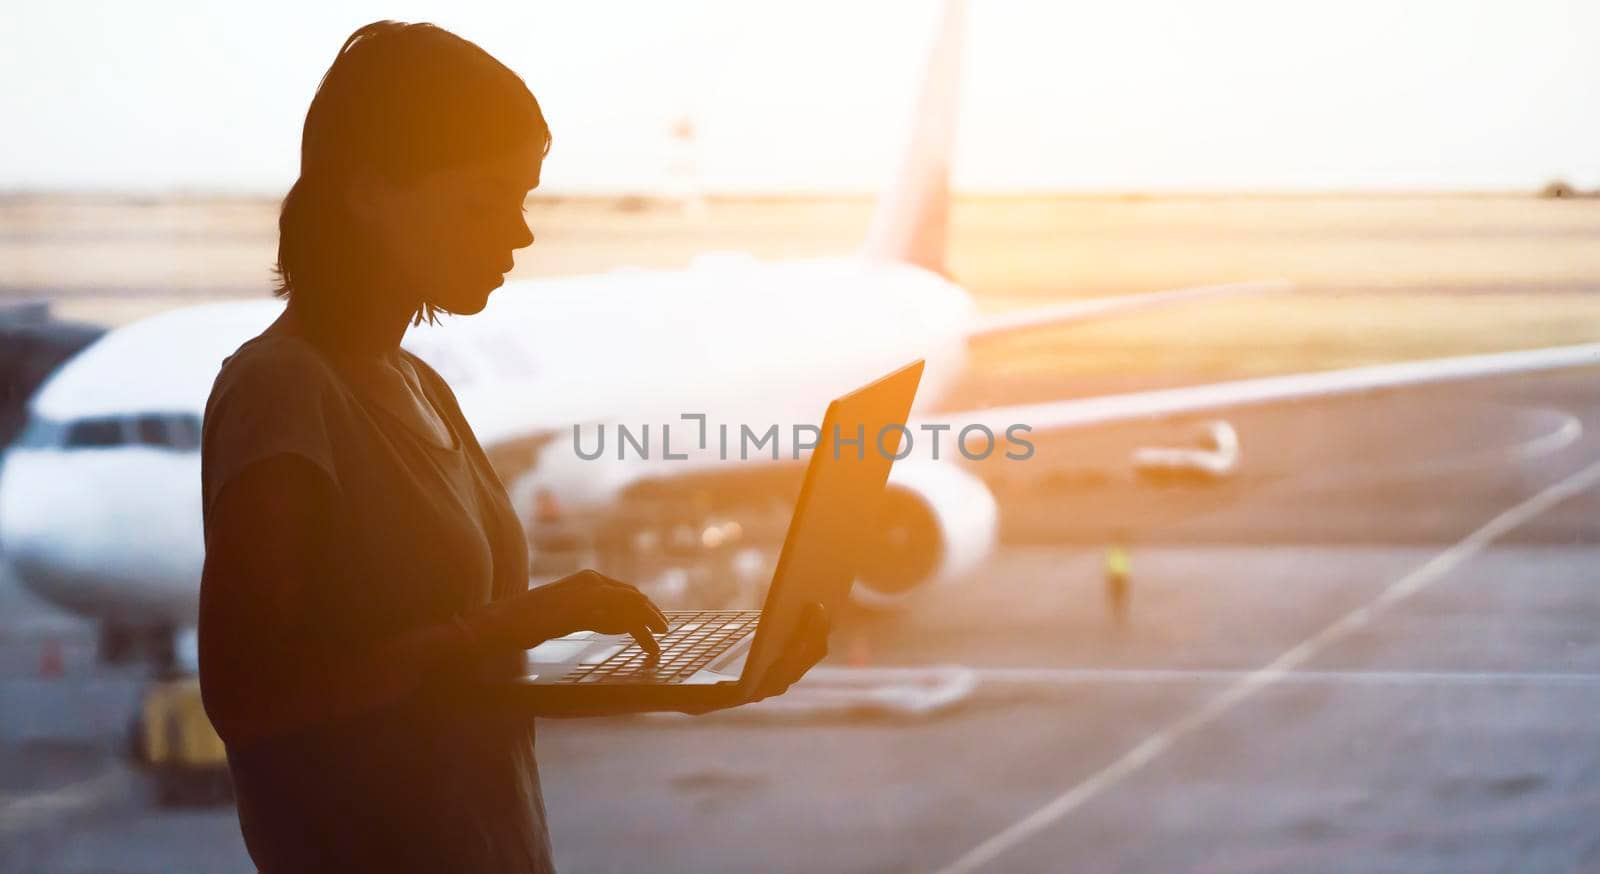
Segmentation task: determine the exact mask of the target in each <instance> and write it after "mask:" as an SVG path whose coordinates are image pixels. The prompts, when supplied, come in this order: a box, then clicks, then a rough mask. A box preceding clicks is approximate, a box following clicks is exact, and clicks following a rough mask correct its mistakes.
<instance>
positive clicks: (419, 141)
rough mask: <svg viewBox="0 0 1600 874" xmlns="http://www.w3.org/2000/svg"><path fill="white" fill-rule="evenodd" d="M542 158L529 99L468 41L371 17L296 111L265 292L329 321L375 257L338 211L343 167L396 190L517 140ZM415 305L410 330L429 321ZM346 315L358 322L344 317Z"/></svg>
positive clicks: (428, 307)
mask: <svg viewBox="0 0 1600 874" xmlns="http://www.w3.org/2000/svg"><path fill="white" fill-rule="evenodd" d="M540 141H542V142H543V146H542V150H543V153H546V154H547V153H549V151H550V128H549V126H548V125H546V124H545V120H544V114H543V113H542V112H540V110H539V101H538V100H536V99H534V96H533V93H532V92H530V91H529V90H528V86H527V85H526V84H524V83H523V81H522V79H521V78H520V77H519V76H517V74H516V73H513V72H511V70H509V69H507V68H506V67H505V65H503V64H501V63H500V62H499V61H497V60H495V59H494V58H493V57H492V56H491V55H490V54H489V53H488V52H486V51H484V50H483V49H481V48H479V47H478V46H477V45H476V44H474V43H472V42H469V41H467V40H465V39H462V38H461V37H459V36H456V35H455V34H453V33H451V32H449V31H447V30H444V29H442V28H439V27H435V26H434V25H432V24H407V23H404V22H398V21H375V22H373V23H371V24H368V25H366V26H364V27H362V28H360V29H358V30H357V31H356V32H355V33H352V34H350V38H349V39H347V40H345V42H344V45H343V46H342V47H341V48H340V49H339V54H338V55H337V56H336V57H335V58H334V59H333V66H331V67H329V68H328V72H326V73H324V74H323V76H322V82H321V83H320V84H319V85H318V86H317V93H316V96H315V97H313V98H312V99H311V108H310V109H308V110H307V111H306V125H305V131H304V133H303V134H302V137H301V141H300V178H299V179H298V180H296V181H295V183H294V186H293V187H292V188H290V189H289V193H288V195H286V196H285V197H284V199H283V210H282V212H281V213H280V215H279V217H278V262H277V265H276V266H275V272H276V273H277V275H278V282H277V284H276V286H275V287H274V289H273V293H274V294H277V295H281V296H286V297H289V298H290V299H291V300H293V301H295V302H296V303H297V304H298V305H305V306H306V307H307V309H309V310H310V311H313V312H315V314H316V315H315V316H314V318H317V319H323V318H324V317H326V316H333V315H334V313H336V312H339V311H340V310H344V309H347V308H348V307H350V306H356V307H359V302H358V301H354V300H349V298H350V297H352V296H353V295H352V294H351V292H352V291H353V289H355V288H357V287H360V283H361V281H362V279H363V278H364V277H366V276H370V275H371V274H372V271H373V268H374V267H375V266H376V263H377V260H378V258H379V257H380V256H379V254H378V251H377V249H376V247H375V246H374V244H373V241H370V240H368V239H365V235H364V234H362V233H361V228H360V226H359V223H358V222H356V221H354V220H353V218H352V217H351V216H350V215H349V213H348V210H347V209H346V208H345V206H344V202H343V198H342V190H341V189H342V188H343V186H344V184H345V183H346V182H347V180H348V179H349V178H350V177H351V175H352V171H355V170H357V169H360V170H362V171H365V172H371V173H376V174H378V175H380V176H381V177H382V178H384V179H386V180H388V181H390V182H395V183H406V182H410V181H413V180H415V179H417V178H418V177H420V176H422V175H423V174H425V173H428V172H430V171H433V170H438V169H443V168H446V167H450V166H453V165H458V164H462V163H466V162H469V161H473V160H480V159H484V158H491V157H496V156H498V155H502V154H505V153H506V152H507V151H509V150H511V149H513V148H515V147H517V146H518V145H521V144H523V143H527V142H534V143H538V142H540ZM435 313H436V308H435V306H434V305H433V304H432V303H429V302H427V301H422V302H420V304H419V306H418V308H417V312H416V313H415V315H414V316H413V323H420V322H421V321H422V319H423V318H426V319H427V320H428V321H429V322H432V321H434V319H435ZM344 315H345V317H358V316H356V314H354V313H345V314H344Z"/></svg>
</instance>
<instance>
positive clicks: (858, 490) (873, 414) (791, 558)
mask: <svg viewBox="0 0 1600 874" xmlns="http://www.w3.org/2000/svg"><path fill="white" fill-rule="evenodd" d="M922 367H923V362H922V360H921V359H918V360H917V361H914V362H912V363H911V364H908V365H906V366H905V367H902V368H900V369H899V370H896V371H895V372H893V373H891V374H889V375H887V376H884V377H882V378H881V379H878V380H875V381H873V382H871V383H869V384H867V385H865V386H862V387H861V388H859V389H856V390H855V391H853V392H851V393H849V394H847V395H845V396H843V397H841V398H838V399H837V400H835V401H833V403H831V404H829V405H828V412H827V415H825V416H824V417H823V420H822V433H821V434H820V435H819V438H818V441H817V446H816V448H815V449H813V450H812V452H811V460H810V462H809V463H808V464H807V466H806V475H805V481H804V483H803V484H802V485H801V487H800V499H799V501H798V502H797V503H796V505H795V511H794V515H793V516H792V517H790V519H789V532H788V536H787V537H785V538H784V541H783V551H782V553H780V554H779V556H778V567H777V570H776V572H775V573H774V574H773V577H772V586H771V588H770V589H768V591H767V601H766V605H765V607H764V608H763V610H762V615H761V625H760V627H759V628H758V629H757V631H756V639H755V641H754V643H753V644H752V648H751V652H750V657H749V658H748V659H747V660H746V662H745V670H744V675H743V676H742V677H741V683H742V684H743V685H744V686H745V687H746V688H750V687H753V686H755V685H757V684H758V683H759V682H760V680H761V678H762V677H763V676H765V674H766V671H767V669H768V668H769V667H771V665H772V663H773V662H774V661H776V660H777V659H778V658H779V657H780V656H781V655H782V653H783V649H784V646H785V644H787V642H788V641H789V639H790V637H791V636H792V635H793V634H794V632H795V630H796V629H797V628H798V627H799V625H800V622H801V620H802V618H803V617H804V615H805V610H806V607H807V605H809V604H811V603H812V602H816V601H820V602H821V603H822V605H823V606H824V607H825V608H826V609H827V611H828V615H829V616H838V615H839V611H840V609H841V608H842V607H843V605H844V600H845V598H846V597H847V596H848V594H849V591H850V586H851V585H852V584H853V583H854V582H855V576H856V568H857V566H858V564H859V561H860V556H861V554H862V550H863V549H867V548H870V547H871V544H872V542H873V541H872V534H873V533H874V531H875V529H876V525H877V521H878V513H879V507H880V502H881V500H882V497H883V490H884V485H885V484H886V483H887V482H888V480H889V470H890V468H891V466H892V465H893V463H894V459H895V456H896V455H899V454H901V453H902V451H903V449H902V447H904V446H907V445H908V444H907V443H906V440H905V436H906V435H905V430H904V429H905V423H906V419H907V417H908V416H910V414H911V402H912V399H913V398H914V397H915V396H916V393H917V383H918V382H919V381H920V380H921V378H922Z"/></svg>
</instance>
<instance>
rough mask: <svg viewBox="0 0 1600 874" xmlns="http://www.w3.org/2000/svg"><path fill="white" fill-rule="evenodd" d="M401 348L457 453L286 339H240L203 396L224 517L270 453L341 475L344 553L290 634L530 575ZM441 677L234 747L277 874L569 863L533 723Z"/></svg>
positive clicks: (443, 604) (253, 824) (308, 597)
mask: <svg viewBox="0 0 1600 874" xmlns="http://www.w3.org/2000/svg"><path fill="white" fill-rule="evenodd" d="M401 354H402V355H403V356H404V357H405V359H406V360H407V361H409V362H410V363H411V365H412V366H413V368H414V369H415V370H416V371H417V375H418V378H419V380H420V381H421V383H422V388H423V390H424V394H425V395H426V396H427V398H428V400H429V401H431V402H432V404H433V406H434V409H435V410H437V411H438V413H439V415H440V416H441V418H443V419H444V421H445V423H446V424H447V426H448V428H449V430H450V432H451V437H452V443H453V446H452V447H450V448H446V447H442V446H439V445H437V444H436V443H433V442H431V441H429V440H426V439H424V438H422V437H421V436H420V435H417V434H415V433H413V432H412V430H411V428H410V427H408V426H406V425H405V424H403V423H402V422H401V421H400V420H399V419H398V417H396V416H395V415H394V414H392V413H390V412H389V411H388V410H386V409H385V408H383V407H382V406H380V405H379V404H378V403H377V402H376V401H375V400H373V399H371V398H363V397H362V392H361V391H360V388H359V384H358V383H357V382H352V381H350V380H347V379H346V378H345V377H344V375H342V374H341V372H340V371H339V370H338V368H336V367H335V366H334V364H333V363H332V362H330V361H329V360H328V359H326V358H325V357H324V356H323V355H322V354H321V353H320V352H319V351H318V350H317V348H316V347H315V346H313V345H312V344H311V343H309V342H307V341H306V340H304V339H302V338H299V337H295V336H292V335H287V334H285V335H270V334H262V335H260V336H257V337H255V338H252V339H251V340H248V341H246V342H245V343H244V344H243V345H241V346H240V347H239V348H238V350H237V351H235V352H234V354H232V355H231V356H229V357H228V358H227V359H225V360H224V361H223V364H222V369H221V371H220V372H219V373H218V375H217V378H216V381H215V383H214V384H213V386H212V391H211V396H210V399H209V401H208V402H207V404H206V412H205V419H204V428H203V437H202V449H201V480H202V486H203V492H204V513H205V518H206V520H207V521H208V523H209V519H210V515H211V509H212V505H213V503H214V501H215V500H216V497H217V495H218V494H219V493H220V492H221V490H222V487H223V486H224V485H225V484H226V483H227V482H228V481H229V480H230V479H231V478H232V477H233V476H235V475H236V474H238V473H240V472H241V471H243V470H244V469H245V468H246V467H248V466H249V465H250V464H252V463H253V462H256V461H259V460H263V459H265V458H268V457H271V456H273V455H277V454H281V453H290V454H294V455H298V456H301V457H303V458H305V459H308V460H309V461H310V462H312V463H313V464H315V465H316V466H317V467H318V468H320V469H321V470H322V471H323V472H325V473H326V474H327V475H328V477H329V478H330V479H331V480H332V482H333V483H334V484H335V485H336V486H337V489H338V495H339V501H340V507H339V513H338V516H339V517H340V523H339V524H340V526H341V527H340V531H339V532H337V542H339V543H340V544H341V545H342V547H343V549H342V555H341V556H340V557H339V561H338V563H339V565H340V566H338V567H329V568H328V569H327V573H326V574H320V575H318V576H319V578H317V579H312V580H308V581H307V585H306V586H305V587H304V589H303V590H302V592H303V595H302V597H303V607H304V609H303V611H302V612H300V613H298V614H297V618H303V619H304V625H303V627H298V626H299V623H298V622H297V623H295V624H296V625H297V627H293V628H285V629H283V632H284V634H285V635H292V636H293V637H294V639H297V640H304V641H306V642H307V644H308V645H311V646H315V647H317V648H318V649H319V650H321V651H324V652H335V653H336V652H339V651H341V650H344V651H355V650H356V649H358V648H361V647H365V646H369V645H372V644H373V643H374V642H376V641H380V640H382V639H383V638H386V637H392V636H394V635H396V634H399V633H402V632H405V631H407V630H411V629H415V628H419V627H423V626H427V625H437V624H440V623H447V622H449V621H450V618H451V616H452V615H454V614H456V613H458V612H461V611H464V610H466V609H467V608H470V607H472V606H476V605H480V604H483V603H485V602H487V601H489V600H492V599H495V598H501V597H505V596H507V595H510V594H513V593H515V592H519V591H523V590H525V589H526V588H527V587H528V552H527V541H526V539H525V538H524V536H523V532H522V528H521V526H520V525H519V524H518V521H517V518H516V514H515V512H514V511H513V510H512V507H511V504H510V501H509V500H508V499H507V497H506V492H505V488H504V486H503V484H502V483H501V482H500V480H499V478H498V477H497V475H496V474H495V473H494V471H493V469H492V468H491V467H490V466H489V461H488V459H487V458H486V457H485V455H484V452H483V449H482V448H481V447H480V446H479V445H478V442H477V439H476V437H474V436H473V433H472V430H471V428H470V427H469V426H468V425H467V422H466V420H465V419H464V418H463V417H462V414H461V409H460V407H459V405H458V404H457V402H456V398H455V394H454V393H453V392H452V391H451V390H450V388H449V386H448V385H446V384H445V382H444V380H443V379H442V378H440V377H439V375H438V374H437V373H436V372H435V371H434V370H433V369H432V368H431V367H429V366H428V365H427V364H425V363H423V362H422V360H421V359H419V358H417V357H416V356H414V355H412V354H410V353H409V352H405V351H403V350H402V352H401ZM207 527H209V524H208V526H207ZM323 647H326V648H327V649H322V648H323ZM438 685H440V684H435V686H424V687H423V688H421V689H418V690H415V691H413V692H412V693H410V694H409V695H407V696H406V697H405V698H403V699H402V700H400V701H398V702H396V703H393V704H391V705H387V706H384V707H382V708H379V709H376V710H372V711H368V712H365V713H362V714H359V715H356V716H353V717H349V718H344V719H340V720H336V721H333V722H330V723H323V724H319V725H316V726H313V727H310V728H307V729H303V730H300V731H296V732H291V733H289V734H286V735H282V736H277V737H272V738H267V739H264V740H262V741H259V742H256V743H252V744H250V745H248V746H246V747H244V748H238V749H236V748H233V747H229V748H228V751H227V753H228V767H229V770H230V771H231V773H232V776H233V781H234V788H235V796H236V798H237V803H238V815H239V825H240V830H241V831H242V833H243V835H244V841H245V847H246V849H247V850H248V851H249V853H250V856H251V859H252V860H253V861H254V862H255V864H256V865H257V867H258V868H259V869H260V870H261V871H262V872H265V874H275V872H280V871H379V870H381V871H386V872H387V871H481V872H540V874H543V872H548V871H552V870H553V865H552V862H551V851H550V841H549V836H548V833H547V831H546V827H545V810H544V802H543V799H542V796H541V794H540V788H539V773H538V767H537V764H536V763H535V761H534V749H533V748H534V728H533V720H532V719H531V718H530V717H528V716H526V715H522V716H520V717H519V716H518V715H517V714H514V713H511V712H509V711H507V710H505V709H504V708H501V707H497V706H495V705H492V704H489V703H487V702H477V701H474V702H472V703H471V704H469V703H468V699H466V698H464V697H462V696H459V695H456V696H452V695H451V694H449V690H446V689H443V688H436V686H438Z"/></svg>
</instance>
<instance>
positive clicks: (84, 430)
mask: <svg viewBox="0 0 1600 874" xmlns="http://www.w3.org/2000/svg"><path fill="white" fill-rule="evenodd" d="M124 442H125V437H124V435H123V432H122V420H121V419H119V418H114V417H110V416H105V417H100V418H94V419H79V420H78V421H76V422H73V423H72V424H71V425H68V426H67V440H66V446H67V447H68V448H69V449H87V448H91V447H106V446H120V445H122V444H123V443H124Z"/></svg>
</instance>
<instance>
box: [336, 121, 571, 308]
mask: <svg viewBox="0 0 1600 874" xmlns="http://www.w3.org/2000/svg"><path fill="white" fill-rule="evenodd" d="M541 145H542V144H541ZM542 163H543V153H542V152H541V151H540V150H539V149H537V148H535V146H534V144H533V143H531V142H530V143H525V144H523V145H521V146H519V147H517V148H515V149H512V150H511V151H510V152H508V153H506V154H504V155H501V156H498V157H495V158H489V159H483V160H479V161H474V162H471V163H467V164H461V165H457V166H453V167H447V168H444V169H441V170H435V171H433V172H430V173H427V174H425V175H424V176H422V177H421V178H420V179H418V180H416V182H414V183H412V184H409V185H400V186H394V185H387V184H379V185H377V186H375V187H374V188H369V189H366V190H364V191H362V192H361V194H360V195H359V196H358V197H357V198H356V200H357V201H358V206H357V208H358V212H359V214H360V215H361V216H362V218H363V219H364V221H365V222H366V223H367V225H368V227H369V228H371V229H372V230H373V231H375V232H376V233H377V235H378V238H379V239H380V240H381V241H382V243H381V245H382V246H383V248H384V249H385V252H386V255H387V258H388V261H389V265H390V266H391V267H392V268H393V272H392V275H393V276H394V277H395V282H396V286H397V287H396V288H395V293H396V294H397V295H404V296H405V297H406V303H407V304H408V305H409V304H412V303H415V302H416V301H418V300H420V301H423V302H427V303H431V304H434V305H435V306H438V307H441V308H443V309H445V310H448V311H450V312H452V313H460V314H463V315H469V314H471V313H476V312H478V311H479V310H481V309H483V307H484V304H486V303H488V301H489V293H490V292H492V291H494V290H495V289H496V288H499V287H500V286H501V284H503V283H504V282H505V274H506V272H507V271H509V270H511V268H512V266H513V264H514V262H513V259H512V255H511V253H512V252H514V251H516V250H517V249H521V248H523V247H525V246H527V245H529V244H531V243H532V242H533V232H532V231H531V230H529V229H528V223H527V221H526V219H525V217H524V216H523V212H522V210H523V202H524V200H526V199H527V196H528V192H530V191H532V190H533V189H534V188H535V187H537V186H538V184H539V169H540V166H541V164H542Z"/></svg>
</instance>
